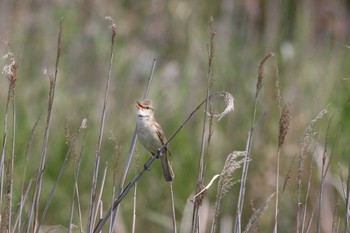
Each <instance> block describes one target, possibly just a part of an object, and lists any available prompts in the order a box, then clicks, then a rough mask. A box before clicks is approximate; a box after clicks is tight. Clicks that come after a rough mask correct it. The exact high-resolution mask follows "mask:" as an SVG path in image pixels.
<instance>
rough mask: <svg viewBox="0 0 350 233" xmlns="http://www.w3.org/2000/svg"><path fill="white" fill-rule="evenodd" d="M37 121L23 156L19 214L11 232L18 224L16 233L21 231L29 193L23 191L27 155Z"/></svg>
mask: <svg viewBox="0 0 350 233" xmlns="http://www.w3.org/2000/svg"><path fill="white" fill-rule="evenodd" d="M39 120H40V116H39V117H38V119H37V120H36V122H35V124H34V126H33V128H32V130H31V132H30V136H29V140H28V143H27V147H26V151H25V154H24V168H23V178H22V191H21V200H20V206H19V212H18V215H17V219H16V222H15V226H14V229H13V230H15V228H16V225H17V223H18V233H20V232H21V230H22V225H21V222H22V212H23V207H24V203H25V200H26V198H27V194H28V191H29V188H27V191H25V179H26V175H27V164H28V154H29V150H30V147H31V145H32V142H33V139H34V133H35V129H36V127H37V126H38V123H39ZM30 184H31V181H30ZM28 186H30V185H28Z"/></svg>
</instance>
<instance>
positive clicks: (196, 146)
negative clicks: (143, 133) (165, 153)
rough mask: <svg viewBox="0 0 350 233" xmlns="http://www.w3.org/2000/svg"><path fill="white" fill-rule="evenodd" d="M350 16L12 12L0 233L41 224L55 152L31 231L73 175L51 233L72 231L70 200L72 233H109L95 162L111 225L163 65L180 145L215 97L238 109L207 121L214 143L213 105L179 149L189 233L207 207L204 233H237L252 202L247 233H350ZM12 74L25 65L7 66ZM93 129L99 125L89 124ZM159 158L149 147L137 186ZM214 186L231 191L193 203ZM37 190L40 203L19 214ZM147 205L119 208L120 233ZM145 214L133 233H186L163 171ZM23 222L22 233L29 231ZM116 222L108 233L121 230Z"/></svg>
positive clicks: (189, 7)
mask: <svg viewBox="0 0 350 233" xmlns="http://www.w3.org/2000/svg"><path fill="white" fill-rule="evenodd" d="M322 2H323V1H322ZM106 16H111V18H113V20H114V23H115V25H116V37H115V42H114V44H113V45H112V48H114V53H113V55H114V57H113V59H111V62H112V63H111V65H112V66H111V67H110V66H109V65H110V55H111V35H112V34H111V28H110V26H111V24H112V22H111V21H110V20H105V17H106ZM211 16H212V17H213V19H214V21H213V24H212V26H209V23H208V21H209V19H210V17H211ZM61 17H63V21H62V29H61V32H62V35H61V37H60V36H57V34H58V32H59V31H60V26H59V25H60V23H59V22H60V19H61ZM349 18H350V7H349V5H346V4H345V3H343V1H333V2H332V3H328V4H321V3H316V2H315V3H313V2H307V3H304V2H298V1H291V0H289V1H285V2H284V3H275V1H272V0H265V1H242V2H239V1H237V2H236V1H229V0H222V1H203V2H195V1H192V2H187V1H175V0H172V1H165V2H163V1H158V0H155V1H124V2H115V3H110V2H106V1H102V2H98V1H95V2H94V1H54V2H53V3H41V2H38V1H26V2H21V3H19V2H18V3H17V2H16V1H10V0H5V1H1V2H0V32H1V35H2V36H1V37H0V38H1V40H2V41H3V42H4V43H1V44H0V54H2V55H6V54H7V55H6V56H5V57H4V59H1V60H0V67H7V70H6V69H4V71H3V75H2V77H1V78H0V122H2V125H1V127H0V132H2V133H1V135H2V137H1V138H2V141H4V140H5V139H6V142H5V143H4V144H3V145H2V147H1V148H2V152H3V153H2V155H1V160H2V159H3V164H2V165H1V169H0V170H1V171H0V176H1V187H0V189H1V201H0V202H1V206H0V210H1V224H0V226H1V232H5V231H6V230H7V229H11V231H12V230H13V229H15V231H16V232H25V231H22V230H21V231H18V229H19V227H24V228H26V227H27V226H28V216H29V215H28V211H29V210H30V209H31V206H30V205H31V203H32V201H34V200H35V190H36V188H35V184H36V183H37V182H39V180H38V179H37V178H36V177H38V175H37V172H38V168H39V167H40V160H41V155H43V154H45V157H46V158H45V165H44V166H43V168H44V169H43V173H42V175H43V176H42V184H38V186H37V187H40V189H41V191H40V197H38V204H39V206H38V209H37V211H38V212H37V213H38V219H37V221H34V217H32V218H31V219H30V220H29V222H30V224H33V223H34V222H36V223H38V221H40V218H41V216H43V213H44V212H45V205H46V203H47V201H49V200H50V198H51V196H50V192H51V191H52V190H53V188H54V186H55V182H56V180H57V178H58V176H59V174H60V173H59V172H60V169H61V166H62V165H63V164H65V162H66V164H65V167H64V168H63V170H62V173H61V176H60V179H59V181H58V183H57V187H56V188H55V189H54V193H53V196H52V200H50V205H49V206H48V209H47V214H46V215H45V219H44V221H43V224H42V225H43V226H44V228H43V229H44V230H45V229H46V230H47V229H48V228H50V227H51V226H54V227H57V228H58V229H61V230H62V231H63V232H65V231H67V229H68V226H69V222H70V208H71V206H72V200H74V212H73V217H72V219H73V220H72V223H73V224H74V225H75V226H76V227H73V228H72V230H73V232H79V231H80V230H82V231H84V232H87V226H88V224H89V223H90V224H91V225H96V223H95V224H93V223H92V221H91V220H89V219H90V218H89V214H90V210H89V208H90V199H91V187H92V181H93V173H94V171H95V169H94V164H95V158H96V154H97V155H99V156H100V157H99V158H100V161H99V171H98V177H97V183H96V187H97V189H96V195H97V196H96V199H97V198H98V195H99V193H100V188H101V185H102V183H104V186H103V187H102V189H103V193H102V195H101V198H102V199H101V200H102V203H103V204H102V205H100V203H97V207H96V209H97V211H96V213H100V212H101V213H102V215H104V214H105V213H106V212H107V210H108V209H109V207H110V206H111V203H112V195H113V186H114V185H116V188H115V191H114V192H115V193H114V199H115V198H116V195H117V193H118V186H119V184H120V177H121V173H122V171H123V166H124V163H125V160H126V158H127V154H128V150H129V146H130V143H131V138H132V134H133V130H134V128H135V101H136V100H140V99H142V96H143V92H144V90H145V88H146V86H147V81H148V78H149V74H150V71H151V67H152V61H153V59H154V57H157V64H156V66H155V70H154V74H153V81H152V85H151V87H150V93H149V97H150V98H151V99H152V100H153V102H154V104H155V105H156V109H155V114H156V118H157V120H158V121H159V123H160V124H161V125H162V127H163V130H164V132H165V134H166V135H167V137H168V138H170V136H171V135H172V134H173V133H174V132H175V131H176V130H177V129H178V127H179V126H180V125H181V124H182V123H183V122H184V120H185V119H186V118H187V117H188V116H189V114H190V113H191V112H192V111H194V110H195V108H196V107H197V106H198V104H200V103H201V102H202V101H203V100H204V99H205V98H206V96H207V91H209V92H210V93H216V92H218V91H227V92H229V93H231V94H232V95H233V97H234V98H235V106H234V107H235V111H234V112H230V113H228V115H226V116H225V117H223V118H222V119H221V120H220V121H217V119H216V118H213V119H212V118H211V117H210V116H208V117H207V119H206V127H205V134H204V140H203V141H202V136H203V134H202V131H203V115H204V109H205V107H203V106H205V104H204V105H203V106H202V108H200V109H199V110H198V111H197V112H196V113H195V114H194V115H193V116H192V117H191V119H190V120H189V121H188V123H186V125H185V126H184V128H182V130H181V131H179V133H178V134H176V136H175V137H174V138H173V140H172V141H171V142H170V143H169V146H168V147H169V150H170V151H171V154H172V156H171V160H172V166H173V170H174V173H175V179H174V182H173V184H172V189H173V195H174V205H175V206H174V208H175V213H176V222H177V229H178V231H179V232H190V231H191V225H192V212H193V206H194V203H193V201H195V203H197V204H199V203H200V205H198V206H199V215H200V217H199V225H198V226H199V229H200V232H211V230H210V229H212V232H214V227H213V226H215V227H216V231H215V232H234V229H235V228H234V227H235V222H236V220H237V206H239V203H240V202H239V199H240V198H242V203H241V204H242V206H241V207H242V215H241V224H240V225H241V227H242V229H239V230H238V231H235V232H244V229H245V227H246V226H247V225H248V226H251V228H250V229H249V231H248V232H273V231H274V227H275V226H276V227H277V229H278V231H279V232H286V233H288V232H345V226H346V223H345V219H346V207H345V206H346V197H349V193H348V192H346V190H347V185H349V183H348V184H347V182H348V180H349V178H348V177H349V168H348V166H349V155H350V147H349V146H348V143H349V138H350V122H349V119H350V108H349V106H350V105H349V98H350V95H349V90H350V79H349V78H350V66H349V64H348V61H349V60H350V54H349V47H350V45H349V43H348V41H349V38H350V31H349V27H348V19H349ZM214 34H215V36H214ZM58 38H60V41H61V42H60V44H58V42H57V39H58ZM57 48H59V50H60V55H59V56H57ZM208 55H209V56H208ZM57 59H59V62H58V66H57V67H56V60H57ZM208 61H209V62H208ZM11 62H15V63H13V66H11V65H10V66H8V64H11ZM208 63H209V64H210V65H208ZM56 68H57V79H55V70H56ZM43 70H47V71H46V72H43ZM110 70H111V72H112V73H111V76H109V71H110ZM14 71H15V72H14ZM109 77H110V82H109V85H108V88H109V89H108V92H106V84H107V82H108V81H107V80H108V78H109ZM50 82H51V85H52V86H50ZM208 83H209V88H208ZM257 83H258V85H257ZM8 93H10V95H8ZM50 93H51V94H50ZM53 94H54V95H53ZM106 94H107V99H106V102H105V100H104V98H105V95H106ZM8 96H10V97H13V98H8ZM49 96H51V98H52V99H51V100H49ZM104 103H106V109H105V114H106V115H105V117H104V126H103V127H101V121H102V120H101V119H102V113H103V105H104ZM208 103H209V102H208ZM223 103H224V102H223V101H222V99H220V98H215V99H213V100H212V101H211V102H210V105H209V106H208V108H209V107H210V106H211V107H212V108H213V109H212V110H213V111H214V113H219V112H222V111H223V109H225V106H224V104H223ZM255 103H256V104H255ZM51 107H52V112H51V113H48V112H50V108H51ZM209 109H210V108H209ZM14 110H15V111H14ZM50 114H51V118H50V119H49V121H48V119H47V116H48V115H50ZM14 119H15V120H14ZM83 119H86V120H87V127H85V126H84V127H83V126H82V120H83ZM47 122H50V123H49V127H48V124H47ZM253 126H254V130H253V134H252V137H249V136H248V133H249V132H250V130H251V128H252V127H253ZM46 130H47V132H48V134H47V136H48V137H47V140H46V139H45V132H46ZM100 132H101V133H102V134H101V135H102V140H101V143H99V133H100ZM251 132H252V131H251ZM209 133H210V139H208V134H209ZM211 133H212V134H211ZM247 140H248V142H249V141H251V147H249V146H248V147H247ZM208 141H209V144H208ZM203 142H204V144H203V146H201V143H203ZM46 143H47V146H46V147H47V151H45V150H44V149H43V148H45V144H46ZM98 148H100V150H99V149H98ZM201 148H204V150H201ZM247 148H249V150H248V152H249V153H248V154H249V156H250V160H249V169H248V170H247V173H246V174H247V177H246V183H244V182H240V180H241V176H242V173H243V174H245V173H244V169H242V168H238V167H239V165H240V166H241V167H244V165H243V160H242V158H243V157H242V153H241V152H239V151H245V150H246V149H247ZM201 152H203V153H202V154H203V165H204V166H203V169H204V171H203V172H204V173H203V184H199V185H198V183H197V177H198V166H199V164H200V163H199V161H200V156H201ZM233 152H235V153H233ZM236 155H239V156H238V157H237V158H236V157H235V156H236ZM243 155H247V153H243ZM66 156H67V158H68V160H65V157H66ZM149 156H150V155H149V154H148V153H147V152H146V150H145V149H144V148H143V147H142V146H141V145H140V143H139V142H137V141H136V147H135V151H134V156H133V158H132V161H131V165H130V169H129V173H128V176H127V179H126V184H128V183H129V182H130V181H131V180H132V179H133V177H134V175H136V174H137V172H138V171H140V170H142V168H143V164H144V163H145V162H146V161H147V159H148V158H149ZM233 158H234V159H233ZM278 158H279V159H278ZM277 159H278V160H279V162H277ZM322 161H325V163H322ZM12 163H13V170H12ZM105 169H106V175H105V179H104V171H105ZM115 173H116V174H115ZM277 173H279V176H276V174H277ZM216 174H221V177H217V179H216V180H214V181H213V184H212V185H211V186H210V187H207V190H206V191H205V192H203V193H204V194H201V195H197V196H196V198H197V199H196V198H194V196H195V191H196V189H197V190H198V191H199V190H200V189H201V188H202V187H203V186H206V185H207V184H208V183H209V182H210V181H211V179H212V178H213V177H214V176H215V175H216ZM322 174H326V175H325V176H324V177H323V176H322ZM76 175H77V176H76ZM277 178H278V179H277ZM11 180H12V181H13V183H11ZM103 181H104V182H103ZM75 184H76V185H75ZM276 184H278V185H276ZM242 186H243V187H245V188H246V189H245V195H244V198H243V196H242V192H240V187H242ZM27 187H29V189H28V196H27V198H26V199H25V201H23V202H21V194H23V193H25V191H26V188H27ZM276 187H277V190H279V191H280V192H279V193H278V195H276ZM75 188H78V191H79V193H77V191H76V190H75ZM133 193H134V189H133V188H132V189H131V190H130V192H129V193H128V195H126V197H125V198H124V199H123V200H122V202H121V206H120V209H119V213H118V218H117V222H116V228H117V229H118V230H117V231H116V232H131V229H132V221H133V208H134V206H133ZM77 194H78V195H79V199H78V198H77ZM73 196H74V198H73ZM276 198H278V199H276ZM195 199H196V200H195ZM276 200H278V208H277V209H278V210H279V211H278V215H276V212H275V210H276V208H275V206H276V204H277V202H276ZM319 200H321V201H320V202H321V204H322V205H321V208H320V207H319ZM21 203H22V204H23V208H21ZM136 203H137V204H136V220H135V228H136V231H135V232H146V231H145V229H147V232H173V225H172V205H171V203H172V201H171V193H170V191H169V185H168V184H167V183H166V182H165V181H164V179H163V176H162V173H161V169H160V164H159V161H158V160H155V161H154V163H153V164H152V166H151V168H150V171H145V172H144V173H143V175H142V177H141V178H140V179H139V181H138V182H137V199H136ZM10 204H11V205H10ZM100 208H101V210H100ZM20 209H21V210H22V214H21V215H20V216H21V221H19V222H16V219H17V217H18V216H19V215H18V213H19V212H18V211H19V210H20ZM34 209H35V208H34ZM304 209H305V212H306V214H305V215H304V214H303V213H304V212H303V211H304ZM34 211H35V210H34ZM79 211H81V213H80V212H79ZM216 211H218V212H216ZM9 212H10V213H11V214H10V215H9V214H8V213H9ZM34 213H35V212H34ZM80 214H81V215H80ZM94 214H95V213H94ZM10 216H11V218H10ZM34 216H35V215H34ZM80 216H81V218H80ZM252 216H253V218H252ZM304 216H305V218H304ZM348 216H349V213H348ZM100 217H102V216H98V217H96V219H99V218H100ZM254 217H256V218H257V220H256V221H253V220H255V218H254ZM277 219H278V221H276V220H277ZM310 219H312V222H311V224H310V229H309V230H308V231H307V230H306V229H307V227H308V223H309V221H310ZM9 221H11V222H10V224H9V225H10V226H7V225H8V222H9ZM276 222H277V223H278V224H276ZM212 223H214V224H213V226H212ZM108 224H109V222H108V221H107V223H106V225H105V226H104V228H103V232H108V231H107V229H108ZM81 226H82V229H80V227H81ZM32 229H33V228H32V227H31V228H30V230H29V231H28V232H32V231H33V230H32ZM236 230H237V228H236Z"/></svg>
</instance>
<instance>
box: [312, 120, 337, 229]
mask: <svg viewBox="0 0 350 233" xmlns="http://www.w3.org/2000/svg"><path fill="white" fill-rule="evenodd" d="M332 119H333V116H332V118H331V119H330V121H329V125H328V127H327V133H326V141H325V146H324V148H325V149H324V153H323V158H322V172H321V174H322V176H321V186H320V189H319V193H318V217H317V230H316V232H317V233H319V232H321V211H322V202H323V188H324V182H325V180H326V175H327V173H328V169H329V165H330V163H331V160H332V158H333V155H334V150H335V147H336V145H337V142H338V137H339V134H340V130H341V124H340V125H339V128H338V131H337V135H336V138H335V140H334V144H333V147H332V151H331V152H330V155H329V158H328V161H327V156H326V155H327V146H328V137H329V129H330V125H331V122H332Z"/></svg>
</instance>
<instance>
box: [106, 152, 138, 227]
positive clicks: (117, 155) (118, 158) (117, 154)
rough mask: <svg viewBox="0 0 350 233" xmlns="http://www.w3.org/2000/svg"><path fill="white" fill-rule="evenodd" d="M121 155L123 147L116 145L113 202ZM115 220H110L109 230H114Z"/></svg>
mask: <svg viewBox="0 0 350 233" xmlns="http://www.w3.org/2000/svg"><path fill="white" fill-rule="evenodd" d="M120 155H121V148H120V147H119V146H117V145H116V146H115V147H114V169H113V188H112V199H111V203H113V200H114V199H115V195H116V193H115V192H116V187H117V174H118V171H119V163H120ZM137 161H138V157H136V164H137ZM112 227H113V221H110V222H109V229H108V232H112V230H113V228H112Z"/></svg>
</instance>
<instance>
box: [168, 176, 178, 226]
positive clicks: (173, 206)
mask: <svg viewBox="0 0 350 233" xmlns="http://www.w3.org/2000/svg"><path fill="white" fill-rule="evenodd" d="M169 186H170V197H171V210H172V215H171V216H172V220H173V232H174V233H177V227H176V214H175V199H174V191H173V183H172V182H170V183H169Z"/></svg>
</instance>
